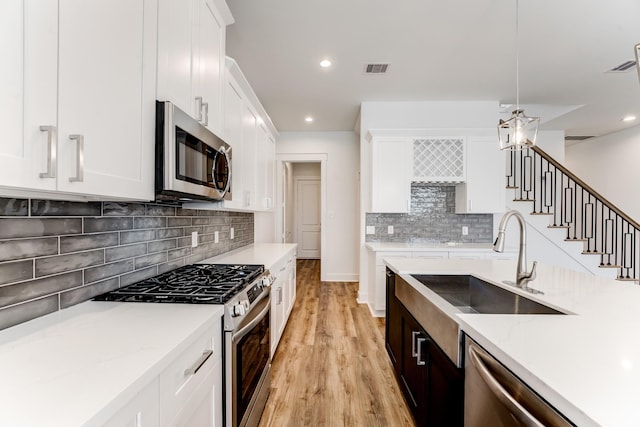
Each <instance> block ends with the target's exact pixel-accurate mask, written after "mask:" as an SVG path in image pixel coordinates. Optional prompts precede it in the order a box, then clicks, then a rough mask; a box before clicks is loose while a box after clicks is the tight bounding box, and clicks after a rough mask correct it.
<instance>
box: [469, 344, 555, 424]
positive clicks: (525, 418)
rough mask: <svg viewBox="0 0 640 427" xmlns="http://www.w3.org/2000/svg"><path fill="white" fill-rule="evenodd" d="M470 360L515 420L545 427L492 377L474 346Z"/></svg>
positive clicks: (471, 348)
mask: <svg viewBox="0 0 640 427" xmlns="http://www.w3.org/2000/svg"><path fill="white" fill-rule="evenodd" d="M469 358H470V359H471V363H472V364H473V366H474V368H476V371H477V372H478V374H479V375H480V378H482V381H483V382H484V383H485V384H486V385H487V387H488V388H489V390H491V393H493V394H494V395H495V397H496V398H497V399H498V400H499V401H500V403H502V404H503V405H504V407H505V408H506V409H507V410H508V411H509V412H511V414H513V416H514V417H515V418H517V419H518V421H520V422H521V423H522V425H524V426H527V427H544V425H543V424H542V423H540V421H538V420H537V419H536V418H535V417H534V416H533V415H531V414H530V413H529V411H527V410H526V409H525V408H524V407H523V406H522V405H520V403H518V401H517V400H515V399H514V398H513V396H511V395H510V394H509V392H507V390H505V389H504V387H502V385H501V384H500V382H498V380H497V379H496V378H495V377H494V376H493V375H491V373H490V372H489V369H487V367H486V366H485V364H484V363H483V361H482V356H481V355H480V354H479V353H478V351H477V350H476V349H475V347H474V346H473V345H470V346H469Z"/></svg>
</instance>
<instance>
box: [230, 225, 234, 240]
mask: <svg viewBox="0 0 640 427" xmlns="http://www.w3.org/2000/svg"><path fill="white" fill-rule="evenodd" d="M234 237H235V235H234V233H233V227H231V230H229V238H230V239H231V240H233V238H234Z"/></svg>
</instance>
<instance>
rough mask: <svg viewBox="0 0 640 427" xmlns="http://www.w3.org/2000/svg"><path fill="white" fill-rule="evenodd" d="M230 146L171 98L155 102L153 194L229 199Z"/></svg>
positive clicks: (171, 197) (164, 197)
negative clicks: (154, 186) (170, 99)
mask: <svg viewBox="0 0 640 427" xmlns="http://www.w3.org/2000/svg"><path fill="white" fill-rule="evenodd" d="M230 150H231V147H230V146H229V144H227V143H226V142H224V141H223V140H222V139H221V138H219V137H218V136H216V135H215V134H214V133H212V132H211V131H210V130H209V129H207V128H206V127H205V126H203V125H202V124H200V123H199V122H198V121H196V120H195V119H193V118H191V117H190V116H189V115H188V114H187V113H185V112H184V111H182V110H180V109H179V108H178V107H176V106H175V105H173V104H172V103H170V102H166V101H165V102H161V101H158V102H156V179H155V183H156V198H157V199H158V200H169V201H175V200H191V199H204V200H222V199H226V200H231V192H230V191H229V189H230V185H231V151H230Z"/></svg>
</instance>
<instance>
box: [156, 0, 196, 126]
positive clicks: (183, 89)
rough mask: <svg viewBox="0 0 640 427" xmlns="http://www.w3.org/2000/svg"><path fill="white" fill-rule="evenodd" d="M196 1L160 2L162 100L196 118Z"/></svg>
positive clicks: (159, 59) (159, 77)
mask: <svg viewBox="0 0 640 427" xmlns="http://www.w3.org/2000/svg"><path fill="white" fill-rule="evenodd" d="M193 15H194V2H193V0H186V1H185V0H160V1H159V5H158V99H159V100H161V101H171V102H173V103H174V104H175V105H176V106H177V107H178V108H180V109H181V110H183V111H184V112H186V113H187V114H191V115H193V116H194V117H195V111H194V110H195V100H194V99H192V98H191V80H192V72H193V69H192V66H193V64H192V58H191V56H192V55H191V38H192V33H193V23H192V21H193Z"/></svg>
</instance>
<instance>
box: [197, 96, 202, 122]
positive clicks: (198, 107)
mask: <svg viewBox="0 0 640 427" xmlns="http://www.w3.org/2000/svg"><path fill="white" fill-rule="evenodd" d="M196 112H197V114H198V117H196V120H197V121H199V122H202V97H201V96H196Z"/></svg>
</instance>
